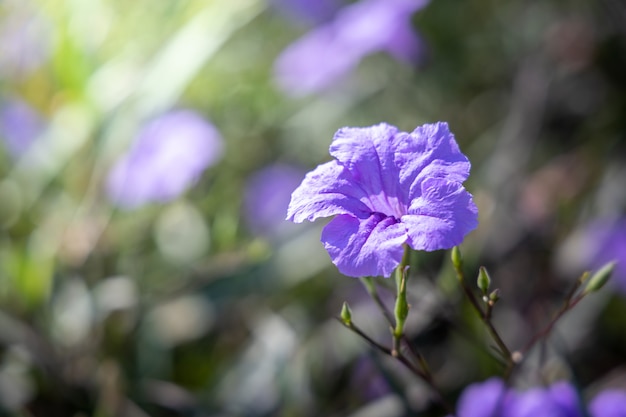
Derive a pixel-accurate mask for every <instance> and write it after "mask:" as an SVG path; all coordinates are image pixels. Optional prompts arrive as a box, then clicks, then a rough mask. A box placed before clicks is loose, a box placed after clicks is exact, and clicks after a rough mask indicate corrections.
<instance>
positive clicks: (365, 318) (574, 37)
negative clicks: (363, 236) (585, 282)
mask: <svg viewBox="0 0 626 417" xmlns="http://www.w3.org/2000/svg"><path fill="white" fill-rule="evenodd" d="M439 120H442V121H447V122H448V123H449V124H450V128H451V130H452V131H453V132H454V133H455V135H456V138H457V141H458V142H459V144H460V147H461V149H462V150H463V152H464V153H465V154H467V155H468V157H469V159H470V161H471V162H472V174H471V176H470V179H469V181H468V182H467V183H466V187H467V188H468V190H470V192H472V193H473V195H474V198H475V201H476V203H477V205H478V207H479V210H480V226H479V227H478V229H477V230H475V231H474V232H472V233H471V234H470V235H469V236H468V237H467V239H466V241H465V242H464V244H463V246H462V251H463V254H464V257H465V261H466V266H465V267H466V270H467V271H466V272H467V275H468V276H469V277H470V280H473V279H474V278H473V277H474V276H475V275H476V273H477V270H478V266H479V265H485V266H487V268H488V269H489V271H490V273H491V276H492V279H493V288H496V287H497V288H499V289H500V291H501V297H502V298H501V301H499V303H498V304H497V307H496V309H495V311H494V323H495V325H496V327H498V328H499V329H500V330H501V332H502V336H503V338H504V339H505V341H506V342H507V344H509V346H510V347H511V348H512V349H518V348H520V347H522V346H523V345H524V344H525V343H526V342H527V341H528V340H530V338H531V337H532V335H533V334H534V333H535V332H536V331H537V330H538V329H540V328H541V327H542V326H543V325H544V324H545V323H547V321H548V320H549V317H550V316H551V314H552V313H553V312H554V311H556V310H557V309H558V308H559V306H560V304H561V302H562V300H563V299H564V297H565V294H566V293H567V291H568V290H569V288H570V287H571V286H572V285H573V283H574V281H575V280H576V279H577V278H578V277H579V276H580V274H581V273H582V272H583V271H584V270H586V269H594V268H597V267H598V266H599V265H601V264H602V263H604V262H606V261H609V260H611V259H617V260H619V259H620V258H621V259H622V264H618V266H617V268H616V273H615V276H614V277H613V280H612V282H611V283H610V284H609V285H608V286H607V287H606V288H604V289H603V290H602V291H601V292H599V293H597V294H594V295H593V296H592V297H588V299H586V300H584V301H583V302H582V303H580V304H579V305H578V306H577V307H576V308H575V309H574V310H573V311H571V312H570V313H568V315H566V317H565V318H564V319H563V320H561V321H560V322H559V324H558V326H557V327H556V329H555V331H554V332H553V334H552V336H551V337H550V338H549V339H548V340H546V341H544V342H542V343H540V344H538V345H537V347H536V348H535V349H534V350H533V351H532V352H531V355H530V357H529V358H528V360H527V361H526V362H525V363H524V366H523V367H521V368H520V369H519V370H518V371H517V372H516V373H515V374H514V375H513V378H512V382H513V384H514V385H517V386H520V387H524V386H529V385H535V384H539V383H545V382H549V381H553V380H556V379H560V378H565V379H568V380H570V381H573V382H574V383H575V384H576V385H577V386H578V387H579V388H580V392H581V395H582V396H583V397H585V398H587V397H590V396H592V395H593V394H594V393H596V392H598V391H599V390H600V389H603V388H606V387H615V388H620V387H622V388H626V368H625V367H624V360H625V358H626V337H625V335H626V332H625V331H624V329H625V326H626V295H625V294H626V221H625V220H623V219H624V217H623V216H624V214H625V208H626V186H625V185H624V184H626V165H625V163H626V3H624V2H623V1H620V0H598V1H593V2H591V1H582V0H578V1H576V0H574V1H559V0H545V1H540V2H528V1H522V0H513V1H508V2H500V1H488V0H468V1H463V2H458V1H453V0H432V1H431V2H430V3H428V2H427V1H421V0H383V1H381V0H359V1H354V2H349V1H341V0H324V1H322V0H317V1H315V0H308V1H307V0H233V1H226V0H204V1H201V0H162V1H154V0H134V1H121V0H65V1H63V0H3V1H2V2H1V3H0V410H1V414H2V415H15V416H51V417H55V416H76V417H78V416H98V417H105V416H131V417H134V416H138V417H140V416H207V417H208V416H210V417H217V416H220V417H225V416H251V417H254V416H293V417H298V416H326V417H328V416H355V417H357V416H358V417H367V416H372V417H376V416H381V415H384V416H387V417H393V416H408V415H423V416H438V415H442V413H443V412H442V410H441V409H440V408H438V407H437V406H436V405H434V404H433V402H432V399H431V398H430V396H429V392H428V389H427V388H426V387H425V386H424V384H423V383H422V382H421V381H420V380H419V379H417V378H415V377H414V376H412V375H411V374H409V373H408V372H406V370H405V369H403V368H402V366H401V365H400V364H398V363H397V362H395V361H393V360H392V359H390V358H385V357H383V356H381V355H379V354H377V353H374V352H373V351H372V350H371V348H370V347H369V346H368V345H367V344H366V343H364V342H363V341H362V340H361V339H359V338H358V337H357V336H356V335H354V334H353V333H351V332H350V331H348V330H346V329H345V328H343V327H342V326H341V325H340V324H339V323H338V322H337V320H336V319H335V317H336V316H337V315H338V314H339V311H340V309H341V305H342V302H343V301H348V302H349V303H350V305H351V306H352V310H353V318H354V321H355V323H357V324H359V325H360V326H361V327H362V328H363V329H364V330H366V331H367V332H368V334H370V335H371V336H372V337H373V338H375V339H376V340H379V341H380V342H381V343H385V344H389V343H390V336H389V330H388V329H387V327H386V324H385V321H384V320H383V318H382V316H381V314H380V312H379V311H378V310H377V309H376V307H375V306H374V304H373V303H372V302H371V301H370V300H369V299H368V296H367V293H366V291H365V290H364V289H363V287H362V285H361V283H360V282H359V280H356V279H352V278H348V277H343V276H341V275H340V274H339V273H338V272H337V271H336V269H335V267H334V266H333V265H332V264H331V263H330V260H329V258H328V256H327V254H326V253H325V251H324V249H323V247H322V245H321V243H320V242H319V235H320V230H321V228H322V227H323V224H324V222H323V221H321V222H317V223H315V224H301V225H294V224H290V223H287V222H285V221H284V217H285V214H286V206H287V203H288V201H289V197H290V193H291V191H293V189H294V188H295V187H296V186H297V185H298V184H299V182H300V181H301V180H302V178H303V176H304V174H305V173H306V172H307V171H308V170H310V169H312V168H313V167H315V166H316V165H317V164H319V163H322V162H325V161H327V160H329V158H330V157H329V156H328V145H329V144H330V141H331V138H332V135H333V133H334V132H335V131H336V130H337V129H338V128H340V127H343V126H369V125H373V124H376V123H379V122H381V121H386V122H388V123H390V124H394V125H396V126H398V127H399V128H400V129H402V130H405V131H411V130H412V129H414V128H415V127H416V126H417V125H419V124H422V123H427V122H434V121H439ZM411 262H412V264H413V268H412V275H411V281H410V287H409V300H410V302H411V305H412V310H411V315H410V318H409V322H408V332H409V335H410V337H411V338H412V340H413V341H414V342H415V343H416V345H417V346H418V347H419V348H420V350H421V351H422V352H423V354H424V355H425V357H426V358H427V360H428V361H429V363H430V365H431V368H432V371H433V373H434V375H435V378H436V380H437V382H438V384H439V385H440V387H441V389H442V391H443V392H444V394H445V396H446V398H447V399H448V400H449V401H450V402H451V403H454V401H455V399H456V398H457V396H458V394H459V392H460V391H461V390H462V389H463V387H465V386H466V385H467V384H470V383H472V382H475V381H480V380H483V379H485V378H487V377H489V376H491V375H500V374H501V373H502V367H501V366H500V364H499V363H498V361H497V360H494V358H493V357H492V354H491V353H492V351H491V349H490V347H489V344H490V341H489V339H488V337H487V336H486V334H485V332H484V329H483V327H481V325H480V322H479V321H478V320H477V318H476V315H475V313H474V312H473V311H472V310H471V309H470V308H469V306H468V305H467V303H466V302H465V301H463V298H462V297H461V292H460V290H459V288H458V285H457V283H456V282H455V278H454V274H453V269H452V267H451V265H450V262H449V254H448V253H446V252H443V251H442V252H435V253H417V254H413V255H412V259H411ZM376 282H377V283H378V285H379V286H380V291H381V294H382V296H383V298H384V299H385V300H386V301H387V302H389V303H391V302H392V300H393V286H392V282H391V280H384V279H377V281H376ZM472 282H473V281H472Z"/></svg>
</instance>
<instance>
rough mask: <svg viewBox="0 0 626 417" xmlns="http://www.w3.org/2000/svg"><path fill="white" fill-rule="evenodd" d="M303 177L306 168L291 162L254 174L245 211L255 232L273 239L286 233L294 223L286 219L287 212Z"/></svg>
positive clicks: (245, 197) (246, 197)
mask: <svg viewBox="0 0 626 417" xmlns="http://www.w3.org/2000/svg"><path fill="white" fill-rule="evenodd" d="M303 177H304V171H303V170H301V169H299V168H296V167H294V166H291V165H287V164H276V165H271V166H268V167H265V168H263V169H262V170H260V171H258V172H256V173H255V174H253V175H252V176H251V177H250V179H249V180H248V184H247V186H246V190H245V195H244V213H243V214H244V216H245V219H246V222H247V224H248V227H249V228H250V230H251V231H252V232H253V233H255V234H257V235H260V236H263V237H266V238H270V239H273V238H279V237H282V236H283V235H284V233H286V228H287V227H288V226H290V225H289V223H286V222H285V212H286V211H287V207H288V206H289V200H290V199H291V192H292V191H293V190H294V189H295V188H296V187H297V186H298V184H300V182H301V181H302V178H303Z"/></svg>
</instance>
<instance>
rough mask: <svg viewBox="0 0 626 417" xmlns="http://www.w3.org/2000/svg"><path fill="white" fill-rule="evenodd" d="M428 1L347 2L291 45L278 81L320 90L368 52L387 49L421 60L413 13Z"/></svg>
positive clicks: (299, 89) (299, 90)
mask: <svg viewBox="0 0 626 417" xmlns="http://www.w3.org/2000/svg"><path fill="white" fill-rule="evenodd" d="M426 4H427V0H363V1H360V2H357V3H354V4H352V5H350V6H347V7H344V8H343V9H342V10H341V11H340V12H339V13H337V15H336V17H335V19H334V20H333V21H331V22H329V23H328V24H325V25H323V26H320V27H318V28H317V29H315V30H313V31H311V32H310V33H309V34H308V35H305V36H304V37H303V38H301V39H300V40H298V41H296V42H295V43H293V44H291V45H290V46H289V47H288V48H287V49H286V50H285V51H284V52H283V53H282V54H281V55H280V56H279V58H278V60H277V61H276V66H275V75H276V79H277V82H278V84H279V86H280V87H281V88H282V89H283V90H284V91H285V92H287V93H289V94H292V95H295V96H298V95H306V94H309V93H312V92H316V91H321V90H323V89H325V88H327V87H329V86H331V85H333V84H334V83H336V82H337V81H339V80H340V79H341V78H342V77H343V76H345V75H347V74H348V73H349V72H350V71H351V70H352V69H353V68H355V67H356V66H357V65H358V63H359V62H360V61H361V59H362V58H363V57H365V56H366V55H369V54H372V53H375V52H379V51H386V52H388V53H390V54H391V55H393V56H394V57H395V58H396V59H400V60H403V61H417V60H418V59H419V57H420V55H421V53H422V42H421V41H420V39H419V38H418V37H417V35H416V34H415V31H414V30H413V28H412V26H411V13H413V12H415V11H417V10H418V9H421V8H422V7H424V6H425V5H426Z"/></svg>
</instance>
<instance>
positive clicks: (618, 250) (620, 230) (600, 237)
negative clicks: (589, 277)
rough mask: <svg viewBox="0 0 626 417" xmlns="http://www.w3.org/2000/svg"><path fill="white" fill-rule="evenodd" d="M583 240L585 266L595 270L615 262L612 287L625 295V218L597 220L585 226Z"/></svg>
mask: <svg viewBox="0 0 626 417" xmlns="http://www.w3.org/2000/svg"><path fill="white" fill-rule="evenodd" d="M585 238H586V242H585V244H586V247H587V248H586V252H587V253H586V256H587V258H588V259H587V264H588V265H587V266H588V267H589V268H592V269H597V268H599V267H601V266H602V265H604V264H606V263H607V262H611V261H617V265H616V266H615V270H614V272H613V278H612V279H611V281H612V282H613V284H612V285H613V286H614V287H615V288H617V290H618V291H620V292H621V293H622V294H626V218H623V217H622V218H617V219H615V218H614V219H597V220H595V221H593V222H591V223H590V224H589V225H588V226H587V231H586V233H585Z"/></svg>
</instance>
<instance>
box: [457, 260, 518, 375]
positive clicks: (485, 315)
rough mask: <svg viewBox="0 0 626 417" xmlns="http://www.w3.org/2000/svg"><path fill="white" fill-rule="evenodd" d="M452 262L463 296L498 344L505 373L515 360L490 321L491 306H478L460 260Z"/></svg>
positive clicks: (513, 364)
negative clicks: (504, 363) (504, 364)
mask: <svg viewBox="0 0 626 417" xmlns="http://www.w3.org/2000/svg"><path fill="white" fill-rule="evenodd" d="M457 253H458V252H457ZM453 263H454V270H455V272H456V275H457V278H458V281H459V284H460V285H461V288H462V289H463V293H464V294H465V297H466V298H467V300H468V301H469V302H470V304H471V305H472V307H473V308H474V310H476V313H477V314H478V317H479V318H480V320H481V321H482V322H483V323H484V324H485V327H486V328H487V332H489V335H490V336H491V338H492V339H493V341H494V342H495V343H496V345H497V346H498V350H499V353H500V355H501V356H502V357H503V358H504V359H505V360H506V363H507V373H508V372H509V370H510V369H512V368H513V367H514V366H515V362H516V361H515V360H514V358H513V354H512V353H511V350H510V349H509V348H508V346H507V345H506V343H504V340H502V337H500V334H499V333H498V331H497V330H496V328H495V327H494V325H493V323H492V322H491V308H490V307H487V310H483V308H482V307H481V306H480V303H479V302H478V300H477V299H476V297H475V296H474V293H473V292H472V290H471V289H470V288H469V286H468V285H467V282H466V280H465V274H464V273H463V270H462V262H461V261H456V262H453Z"/></svg>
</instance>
